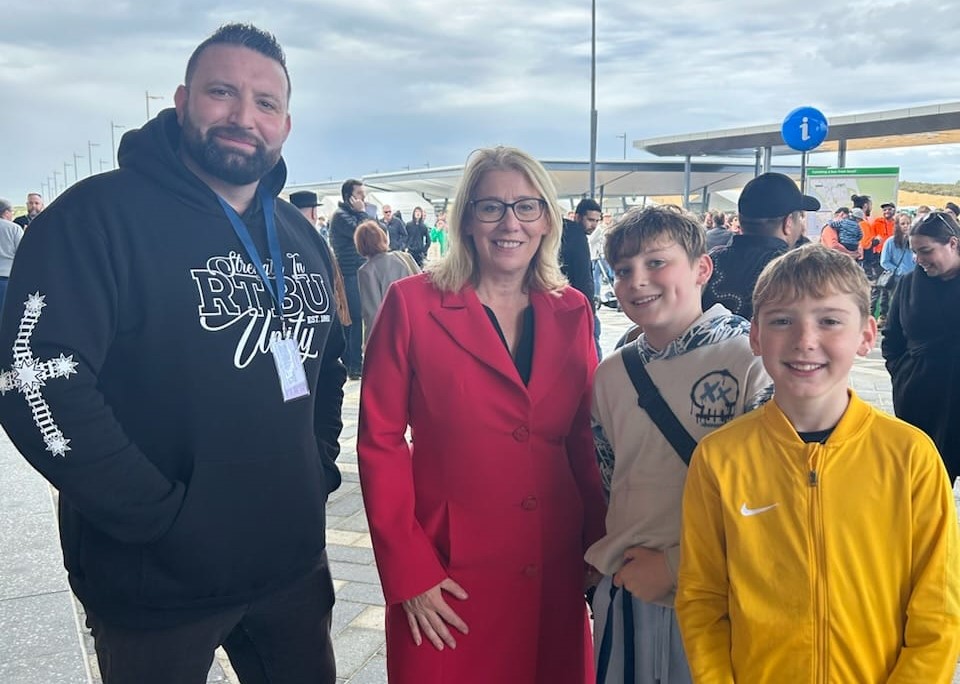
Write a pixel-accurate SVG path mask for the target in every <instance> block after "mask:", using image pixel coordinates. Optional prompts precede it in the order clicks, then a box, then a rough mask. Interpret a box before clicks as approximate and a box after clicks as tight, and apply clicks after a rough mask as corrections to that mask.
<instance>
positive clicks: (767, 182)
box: [702, 173, 820, 319]
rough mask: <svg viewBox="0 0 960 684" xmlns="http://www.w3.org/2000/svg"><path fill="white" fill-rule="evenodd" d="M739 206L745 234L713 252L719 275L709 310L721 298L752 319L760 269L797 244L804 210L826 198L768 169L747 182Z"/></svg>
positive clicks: (707, 294)
mask: <svg viewBox="0 0 960 684" xmlns="http://www.w3.org/2000/svg"><path fill="white" fill-rule="evenodd" d="M737 208H738V209H739V211H740V228H741V230H742V234H741V235H734V236H733V240H732V241H731V242H730V245H729V246H728V247H718V248H717V249H715V250H713V251H712V252H711V253H710V256H711V257H712V258H713V275H712V276H711V277H710V281H709V282H708V283H707V286H706V287H705V288H704V290H703V298H702V299H703V310H704V311H706V310H707V309H708V308H710V307H711V306H713V305H714V304H717V303H719V304H723V305H724V306H725V307H727V309H729V310H730V311H731V312H733V313H735V314H738V315H740V316H743V317H744V318H747V319H749V318H751V317H752V316H753V302H752V298H753V286H754V285H755V284H756V282H757V278H758V277H759V276H760V271H762V270H763V267H764V266H766V265H767V264H768V263H769V262H770V261H772V260H773V259H774V258H776V257H778V256H780V255H781V254H783V253H784V252H786V251H787V250H788V249H790V248H791V247H793V246H794V244H796V242H797V240H798V239H799V238H800V236H801V235H802V234H803V223H804V220H805V217H804V212H806V211H816V210H817V209H819V208H820V202H819V201H817V199H816V198H814V197H810V196H809V195H804V194H803V193H801V192H800V190H799V188H797V184H796V183H794V182H793V180H792V179H791V178H790V177H789V176H784V175H783V174H781V173H764V174H762V175H760V176H757V177H756V178H754V179H753V180H752V181H750V182H749V183H747V185H746V187H745V188H744V189H743V192H742V193H740V200H739V202H738V205H737Z"/></svg>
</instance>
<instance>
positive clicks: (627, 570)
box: [613, 546, 673, 603]
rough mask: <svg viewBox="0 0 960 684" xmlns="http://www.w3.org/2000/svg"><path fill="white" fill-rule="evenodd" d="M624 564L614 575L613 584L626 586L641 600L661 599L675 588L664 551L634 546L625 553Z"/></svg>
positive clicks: (648, 601)
mask: <svg viewBox="0 0 960 684" xmlns="http://www.w3.org/2000/svg"><path fill="white" fill-rule="evenodd" d="M623 560H624V565H623V567H622V568H620V572H618V573H617V574H616V575H614V576H613V584H614V585H615V586H618V587H626V588H627V591H629V592H630V593H631V594H633V595H634V596H636V597H637V598H638V599H640V600H641V601H646V602H647V603H650V602H651V601H656V600H657V599H661V598H663V597H664V596H666V595H667V594H669V593H670V591H671V590H672V589H673V576H672V575H671V574H670V568H669V566H668V565H667V556H666V554H664V553H663V551H657V550H656V549H648V548H646V547H645V546H634V547H632V548H629V549H627V550H626V551H625V552H624V554H623Z"/></svg>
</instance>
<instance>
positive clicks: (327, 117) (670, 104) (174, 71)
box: [0, 0, 960, 204]
mask: <svg viewBox="0 0 960 684" xmlns="http://www.w3.org/2000/svg"><path fill="white" fill-rule="evenodd" d="M5 5H6V6H5V8H4V12H3V18H4V23H5V25H6V29H7V30H6V31H5V34H6V38H5V40H4V46H3V50H2V51H0V92H2V93H3V96H2V97H3V103H2V106H0V142H2V149H3V153H2V158H3V162H2V164H0V197H8V198H10V199H12V200H13V201H14V203H16V204H22V203H23V197H24V195H25V194H26V192H27V191H29V190H35V189H39V187H40V183H41V181H43V182H46V181H47V179H48V177H49V178H52V177H53V172H54V171H55V170H56V171H57V172H58V173H59V174H60V178H59V183H60V184H61V185H62V182H63V178H62V177H63V173H64V162H67V163H68V171H67V174H68V178H69V180H70V182H71V183H72V182H73V179H74V172H73V165H74V156H73V155H74V153H76V154H79V155H83V156H82V157H81V158H80V159H79V160H78V162H77V166H78V170H79V175H80V177H81V178H83V177H84V176H86V175H87V174H88V172H89V169H90V162H91V161H92V167H93V170H94V171H95V172H96V171H98V170H99V169H100V168H101V160H103V164H104V165H105V166H106V168H110V164H111V158H112V156H111V148H110V123H111V121H113V122H114V123H116V124H118V125H121V126H124V127H125V130H126V129H129V128H135V127H138V126H140V125H142V124H143V122H144V121H145V119H146V102H145V92H146V91H149V93H150V94H151V95H153V96H162V97H163V99H162V100H154V101H151V102H150V108H151V112H152V113H156V111H157V110H158V109H160V108H162V107H170V106H172V104H173V92H174V90H175V89H176V87H177V85H179V84H180V83H181V81H182V79H183V70H184V66H185V64H186V61H187V58H188V56H189V54H190V52H191V51H192V49H193V48H194V47H195V46H196V45H197V44H198V43H199V42H200V41H201V40H203V39H204V38H205V37H206V36H207V35H209V34H210V33H211V32H212V31H213V30H214V29H216V27H217V26H219V25H220V24H223V23H227V22H230V21H250V22H253V23H255V24H257V25H258V26H260V27H261V28H264V29H267V30H269V31H271V32H273V33H274V34H275V35H276V36H277V37H278V39H279V40H280V42H281V44H282V45H283V47H284V49H285V50H286V53H287V60H288V67H289V70H290V75H291V79H292V82H293V99H292V102H291V112H292V117H293V130H292V133H291V135H290V137H289V139H288V140H287V143H286V145H285V147H284V157H285V159H286V161H287V164H288V166H289V178H288V182H290V183H307V182H312V181H325V180H328V179H330V178H333V179H342V178H345V177H348V176H363V175H364V174H369V173H373V172H375V171H381V172H383V171H395V170H402V169H405V168H406V167H407V166H410V167H412V168H417V167H423V166H425V165H427V164H429V165H430V166H440V165H450V164H461V163H463V161H464V159H465V158H466V156H467V154H468V153H469V152H470V151H471V150H472V149H474V148H476V147H480V146H484V145H490V144H496V143H504V144H510V145H515V146H518V147H521V148H524V149H526V150H528V151H529V152H531V153H533V154H534V155H536V156H539V157H540V158H544V159H582V160H587V159H589V112H590V2H589V0H577V1H576V2H574V1H572V0H511V1H507V0H487V1H486V2H483V1H482V0H481V1H478V2H464V0H323V1H322V2H321V1H319V0H279V1H278V2H274V3H264V2H262V1H260V2H247V1H246V0H225V1H217V2H214V1H213V0H189V2H188V1H186V0H166V1H164V2H157V3H149V4H148V3H142V4H141V3H139V2H133V1H132V0H97V1H96V2H93V1H91V0H69V1H68V0H34V1H32V2H10V3H5ZM958 28H960V13H958V12H956V10H955V9H954V8H953V6H952V4H948V3H946V2H934V1H932V0H927V1H921V0H906V1H902V2H887V1H885V0H869V2H867V1H862V0H853V1H848V2H836V1H834V0H831V1H825V0H806V1H805V2H796V1H795V0H794V1H790V2H787V1H785V0H724V2H717V1H716V0H708V1H700V0H675V1H674V2H657V1H656V0H597V109H598V111H599V129H598V143H597V147H598V158H600V159H621V158H622V156H623V142H622V140H621V139H618V138H617V136H618V135H622V134H623V133H626V134H627V136H628V140H629V141H631V142H632V141H633V140H636V139H642V138H649V137H654V136H661V135H675V134H682V133H692V132H700V131H708V130H715V129H722V128H730V127H738V126H753V125H762V124H773V123H779V122H780V121H782V119H783V117H784V116H785V115H786V113H787V112H788V111H790V110H791V109H793V108H794V107H797V106H800V105H812V106H815V107H818V108H819V109H821V110H822V111H823V112H824V113H825V114H826V115H827V117H828V118H829V117H831V116H840V115H845V114H856V113H864V112H872V111H877V110H885V109H894V108H900V107H908V106H917V105H926V104H937V103H944V102H952V101H955V100H960V96H958V95H956V94H955V93H954V91H953V89H954V87H955V86H956V83H957V81H956V76H955V74H956V71H957V64H958V59H957V51H958V47H960V31H958ZM122 133H123V131H122V130H118V131H117V144H118V145H119V137H120V135H121V134H122ZM88 141H90V142H92V143H95V144H96V145H98V146H97V147H94V148H93V155H92V159H91V160H89V161H88V159H87V150H88ZM627 154H628V157H629V158H632V159H637V158H641V156H640V154H639V153H638V152H637V151H635V150H633V149H632V148H630V147H628V152H627ZM784 161H788V160H787V159H786V158H785V159H784ZM834 161H835V157H834V156H833V155H831V156H826V155H823V156H820V157H814V158H813V159H812V162H813V163H820V164H831V163H834ZM958 162H960V146H943V147H925V148H915V149H913V150H890V151H883V152H871V153H850V154H849V155H848V165H851V166H853V165H862V166H863V165H890V166H901V168H902V169H903V171H902V174H901V178H902V179H906V180H929V181H941V182H954V181H956V180H958V179H960V166H958Z"/></svg>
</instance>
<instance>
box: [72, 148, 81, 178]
mask: <svg viewBox="0 0 960 684" xmlns="http://www.w3.org/2000/svg"><path fill="white" fill-rule="evenodd" d="M78 159H83V155H82V154H77V153H76V152H74V153H73V182H74V183H76V182H77V181H78V180H80V176H79V174H78V172H77V160H78Z"/></svg>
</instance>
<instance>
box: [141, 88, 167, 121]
mask: <svg viewBox="0 0 960 684" xmlns="http://www.w3.org/2000/svg"><path fill="white" fill-rule="evenodd" d="M143 94H144V98H145V100H146V103H147V121H149V120H150V100H162V99H163V95H151V94H150V91H149V90H144V91H143Z"/></svg>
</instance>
